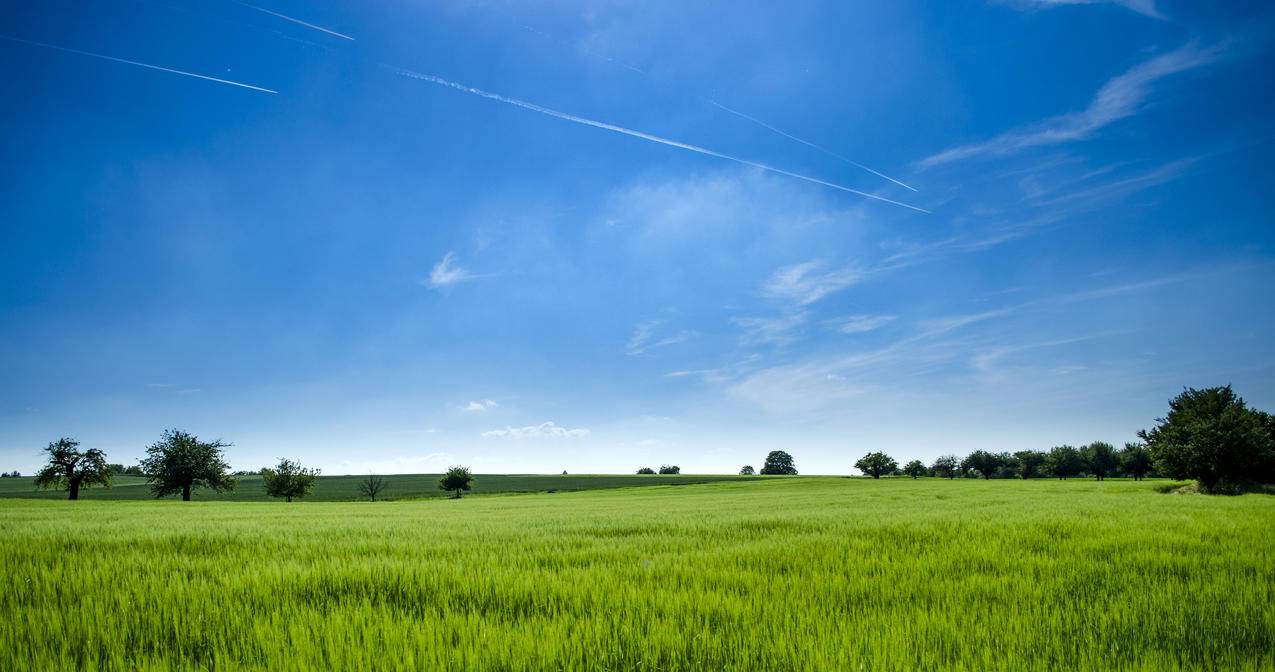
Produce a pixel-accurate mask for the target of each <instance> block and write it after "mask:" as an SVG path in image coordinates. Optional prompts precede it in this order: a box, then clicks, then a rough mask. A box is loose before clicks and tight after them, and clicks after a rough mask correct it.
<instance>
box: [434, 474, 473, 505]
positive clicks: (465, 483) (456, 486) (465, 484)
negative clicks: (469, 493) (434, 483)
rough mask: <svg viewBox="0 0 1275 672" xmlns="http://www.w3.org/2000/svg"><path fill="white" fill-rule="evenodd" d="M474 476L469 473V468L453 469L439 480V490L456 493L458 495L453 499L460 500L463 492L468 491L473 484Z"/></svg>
mask: <svg viewBox="0 0 1275 672" xmlns="http://www.w3.org/2000/svg"><path fill="white" fill-rule="evenodd" d="M473 480H474V475H473V474H471V473H469V467H460V466H456V467H452V468H451V469H448V470H447V473H446V474H443V477H442V478H440V479H438V489H439V490H445V491H447V492H455V493H456V495H455V496H454V497H452V499H460V493H461V491H462V490H468V489H469V487H470V483H471V482H473Z"/></svg>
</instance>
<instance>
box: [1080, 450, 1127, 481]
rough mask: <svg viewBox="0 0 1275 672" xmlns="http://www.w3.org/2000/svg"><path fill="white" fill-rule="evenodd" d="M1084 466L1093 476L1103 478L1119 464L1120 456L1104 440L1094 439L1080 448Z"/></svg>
mask: <svg viewBox="0 0 1275 672" xmlns="http://www.w3.org/2000/svg"><path fill="white" fill-rule="evenodd" d="M1080 456H1081V458H1082V459H1084V462H1085V467H1086V468H1088V469H1089V473H1091V474H1093V475H1094V478H1097V479H1098V480H1100V481H1101V480H1103V479H1105V478H1106V477H1107V475H1108V474H1110V473H1111V472H1113V471H1115V470H1116V467H1118V466H1120V458H1119V457H1118V456H1117V455H1116V447H1115V446H1113V445H1111V444H1110V443H1106V442H1104V441H1094V442H1093V443H1091V444H1089V445H1087V446H1084V447H1083V448H1081V449H1080Z"/></svg>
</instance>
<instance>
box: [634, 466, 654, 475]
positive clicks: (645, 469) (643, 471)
mask: <svg viewBox="0 0 1275 672" xmlns="http://www.w3.org/2000/svg"><path fill="white" fill-rule="evenodd" d="M637 473H638V475H639V476H646V475H648V474H654V473H655V470H654V469H652V468H650V467H642V468H641V469H638V470H637Z"/></svg>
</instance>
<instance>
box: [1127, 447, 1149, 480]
mask: <svg viewBox="0 0 1275 672" xmlns="http://www.w3.org/2000/svg"><path fill="white" fill-rule="evenodd" d="M1120 466H1121V468H1123V469H1124V470H1125V473H1127V474H1129V475H1130V476H1132V477H1133V480H1135V481H1141V480H1142V478H1143V477H1144V476H1146V475H1147V474H1149V473H1151V453H1149V452H1147V447H1146V446H1144V445H1142V444H1141V443H1126V444H1124V450H1121V451H1120Z"/></svg>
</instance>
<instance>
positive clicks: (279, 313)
mask: <svg viewBox="0 0 1275 672" xmlns="http://www.w3.org/2000/svg"><path fill="white" fill-rule="evenodd" d="M1061 5H1072V6H1070V7H1062V6H1061ZM1082 5H1083V6H1082ZM515 9H516V10H517V11H516V12H515V11H514V10H515ZM174 10H178V11H174ZM726 11H729V16H730V20H729V21H723V20H721V19H722V16H723V12H726ZM68 17H70V18H68ZM501 17H505V18H501ZM1273 19H1275V12H1272V11H1271V10H1270V9H1269V8H1266V7H1264V6H1262V5H1261V3H1249V2H1247V1H1244V2H1239V3H1234V4H1228V5H1227V7H1225V8H1222V7H1210V6H1192V5H1189V4H1187V3H1181V2H1172V1H1169V0H1162V1H1159V2H1156V1H1153V0H1114V1H1111V2H1098V1H1096V0H1095V1H1094V2H1088V1H1085V0H1005V1H1001V0H989V1H988V2H986V3H974V4H972V5H961V6H959V7H958V6H954V5H951V3H941V2H920V1H918V2H913V1H912V0H907V1H905V2H870V3H860V4H856V5H855V6H854V7H849V6H845V5H844V4H839V3H831V2H816V3H813V4H810V5H807V6H804V7H803V8H802V9H801V10H800V11H795V10H793V9H792V8H790V7H783V8H781V7H778V6H766V5H755V6H753V5H750V6H734V5H732V6H729V7H727V6H725V5H721V4H719V3H708V4H700V5H687V4H686V3H672V2H660V1H657V2H651V3H642V4H640V5H624V4H621V5H607V4H603V5H590V6H589V7H584V6H583V5H578V4H576V3H572V2H566V3H556V4H553V5H537V6H535V7H530V6H528V7H526V8H521V7H520V8H506V7H504V6H490V5H481V4H480V5H473V4H470V3H442V4H438V3H406V4H401V5H396V6H393V7H389V6H374V5H368V4H358V3H354V4H350V3H346V4H339V3H338V4H331V5H313V6H310V7H307V8H306V9H304V10H300V9H299V6H297V5H283V4H276V3H270V2H259V1H257V0H254V1H253V4H251V5H250V4H247V3H245V2H237V1H236V2H230V3H212V4H207V5H199V6H198V7H197V8H195V7H194V6H193V5H192V6H186V5H184V4H183V5H174V6H171V7H170V6H168V5H166V4H162V3H161V4H156V3H124V4H118V3H111V4H108V5H101V6H99V5H97V4H94V3H89V4H83V3H72V2H71V1H70V0H50V1H49V2H47V3H27V4H21V3H19V4H11V5H9V6H6V7H5V8H4V9H2V10H0V35H4V36H9V35H14V36H22V37H20V38H19V37H14V38H9V37H5V38H4V39H0V72H3V74H4V76H5V77H6V81H9V82H11V83H13V85H14V90H15V91H16V92H18V94H16V95H13V96H9V97H7V98H5V99H4V100H3V102H0V120H2V121H3V122H4V124H5V128H6V129H7V130H8V133H6V134H4V136H3V137H0V146H3V150H4V152H5V156H6V157H7V158H9V159H10V160H9V161H7V162H5V164H4V169H3V170H4V179H3V180H0V193H2V195H3V197H2V198H0V255H2V259H3V262H4V263H0V281H2V282H0V372H3V375H0V468H3V469H4V470H12V469H19V470H21V471H23V472H24V473H27V472H30V471H31V470H32V469H34V468H35V467H36V466H37V463H38V461H39V451H40V449H41V448H42V447H43V446H44V445H46V444H47V443H48V442H49V441H52V440H55V439H56V438H58V437H59V436H72V437H75V438H77V439H79V440H80V441H82V444H83V445H84V446H86V447H96V448H101V449H103V450H105V451H106V452H107V454H108V456H109V458H110V460H111V461H112V462H118V463H122V464H129V463H132V462H133V461H135V460H136V459H137V458H138V457H140V456H141V455H142V453H143V452H144V449H145V446H146V445H148V444H150V443H152V442H153V441H154V440H155V439H156V437H158V435H159V433H160V432H161V431H163V430H165V429H169V428H173V427H176V428H180V429H184V430H188V431H191V432H194V433H196V434H197V435H199V436H201V437H208V438H217V437H220V438H224V439H225V440H227V441H229V442H231V443H232V444H233V446H231V447H230V448H228V449H227V456H228V458H229V460H230V461H231V463H232V464H233V465H234V467H235V468H254V469H255V468H259V467H261V466H262V465H263V464H268V463H270V462H272V461H274V460H277V459H279V458H280V457H281V456H286V457H289V458H294V459H299V460H300V461H301V462H303V463H304V464H306V465H308V466H315V467H318V468H321V469H323V470H324V473H327V474H340V473H355V474H361V473H368V472H369V471H377V472H380V473H395V472H423V471H437V470H439V469H445V468H446V467H448V466H451V465H454V464H464V465H467V466H469V467H471V468H473V469H474V470H475V471H476V472H478V473H560V472H561V471H563V470H567V471H569V472H570V473H573V474H575V473H623V472H632V471H633V470H634V469H636V468H637V467H640V466H648V465H658V464H677V465H679V466H680V467H681V468H682V472H683V473H697V472H699V473H709V472H714V473H723V472H731V473H733V472H735V471H736V470H737V469H738V468H739V466H740V465H743V464H754V465H755V464H757V463H759V461H760V460H762V459H763V458H764V456H765V454H766V453H767V452H768V451H769V450H772V449H783V450H788V451H789V452H791V453H792V454H793V455H794V456H795V458H796V460H797V466H798V469H799V470H800V471H801V472H802V473H828V474H844V473H850V472H851V465H852V464H853V463H854V461H855V459H857V458H858V457H859V456H861V455H862V454H864V453H867V452H869V451H874V450H883V451H885V452H888V453H890V454H891V455H893V456H895V457H896V458H901V459H913V458H916V459H922V460H926V461H929V460H931V459H933V458H934V457H936V456H937V455H939V454H944V453H958V454H963V453H967V452H969V451H971V450H974V449H985V450H992V451H997V452H999V451H1012V450H1021V449H1024V448H1041V449H1045V448H1048V447H1050V446H1052V445H1056V444H1061V443H1071V444H1078V443H1082V442H1088V441H1093V440H1097V439H1101V440H1106V441H1109V442H1112V443H1115V444H1117V445H1118V444H1119V443H1121V442H1123V441H1126V440H1134V439H1135V438H1136V432H1137V430H1139V429H1142V428H1143V427H1145V426H1147V424H1148V423H1149V422H1152V421H1153V420H1154V418H1156V417H1159V416H1160V415H1162V414H1163V412H1164V406H1165V401H1166V400H1167V399H1168V398H1170V397H1171V396H1173V395H1174V394H1176V393H1177V392H1179V391H1180V390H1181V388H1182V387H1184V386H1192V387H1203V386H1208V385H1215V384H1227V383H1230V384H1233V385H1234V386H1235V388H1236V389H1237V390H1238V391H1239V392H1240V393H1241V394H1242V395H1244V396H1245V398H1246V399H1248V400H1249V401H1250V402H1251V403H1252V404H1253V405H1255V406H1257V407H1259V408H1264V409H1266V410H1275V375H1272V374H1273V373H1275V345H1273V344H1275V339H1272V338H1270V336H1271V333H1272V330H1273V329H1275V311H1272V309H1271V307H1270V302H1269V301H1268V300H1267V299H1266V298H1265V293H1266V288H1267V287H1269V286H1272V285H1275V248H1273V245H1275V229H1273V228H1272V226H1271V215H1270V212H1271V210H1272V208H1271V205H1272V204H1271V195H1272V194H1275V189H1272V188H1271V187H1272V186H1275V185H1272V184H1271V182H1272V178H1271V177H1270V175H1269V171H1268V170H1266V167H1265V163H1266V161H1265V159H1266V155H1267V154H1268V153H1269V152H1268V149H1269V146H1270V139H1271V138H1275V121H1272V120H1275V96H1272V95H1271V94H1270V93H1269V91H1268V89H1269V87H1268V86H1266V85H1265V80H1266V79H1268V76H1267V75H1266V73H1268V72H1269V71H1270V70H1271V68H1272V67H1275V62H1273V56H1272V53H1273V52H1272V50H1271V48H1270V47H1271V40H1270V38H1269V35H1268V34H1267V33H1269V32H1270V31H1269V30H1267V29H1266V28H1265V26H1270V25H1275V22H1273ZM250 21H251V22H255V23H257V24H265V26H266V27H263V26H261V25H247V23H249V22H250ZM356 36H357V38H358V40H357V42H356V41H355V40H354V37H356ZM28 37H29V38H32V39H30V40H29V39H27V38H28ZM228 40H233V44H234V48H233V49H228V48H227V46H226V45H227V44H230V42H228ZM56 45H68V46H67V47H62V46H56ZM71 46H74V47H76V48H74V49H72V48H70V47H71ZM80 47H82V48H83V50H80V49H79V48H80ZM107 54H112V55H111V56H108V55H107ZM115 55H119V56H129V57H130V59H135V60H125V59H123V58H117V57H116V56H115ZM104 63H116V64H119V65H128V66H131V67H115V66H114V65H103V64H104ZM395 63H398V64H413V65H418V66H419V68H418V69H406V68H402V67H395V66H393V65H392V64H395ZM158 64H167V65H158ZM168 65H172V66H178V68H180V69H178V68H169V67H167V66H168ZM148 72H149V73H154V72H160V73H164V74H169V75H175V76H165V77H157V76H152V75H151V74H147V73H148ZM427 73H440V74H446V75H447V78H443V77H441V76H439V75H434V74H427ZM196 80H201V81H202V82H204V83H212V84H220V86H206V85H204V84H201V83H200V82H199V81H196ZM257 82H260V83H261V84H258V83H257ZM462 82H472V83H481V84H482V88H481V89H480V88H475V87H473V86H470V85H469V84H465V83H462ZM420 83H425V84H429V85H430V86H422V85H420ZM267 84H268V85H269V88H266V86H265V85H267ZM232 89H237V91H232ZM276 92H282V93H281V94H279V95H265V96H262V95H242V94H245V93H252V94H257V93H269V94H275V93H276ZM496 92H500V93H496ZM454 93H463V94H465V95H453V94H454ZM531 101H536V102H531ZM718 101H721V102H718ZM492 103H498V104H492ZM565 110H571V112H566V111H565ZM528 113H534V114H528ZM550 120H552V121H550ZM562 122H565V123H562ZM636 129H649V130H636ZM597 131H607V132H606V133H599V132H597ZM674 138H687V139H694V140H695V142H694V143H690V142H685V141H682V140H676V139H674ZM634 140H639V141H640V142H634ZM670 148H672V149H677V150H681V151H669V150H670ZM710 148H712V149H710ZM746 157H753V158H746ZM851 157H853V158H851ZM859 159H862V160H863V162H860V161H859ZM869 165H871V166H872V167H868V166H869ZM892 166H893V167H896V168H890V167H892ZM897 167H903V168H897ZM876 168H881V170H877V169H876ZM887 173H888V174H887ZM865 185H866V186H865ZM913 200H915V203H914V202H912V201H913ZM920 213H924V214H926V216H924V217H920V216H917V215H918V214H920Z"/></svg>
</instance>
